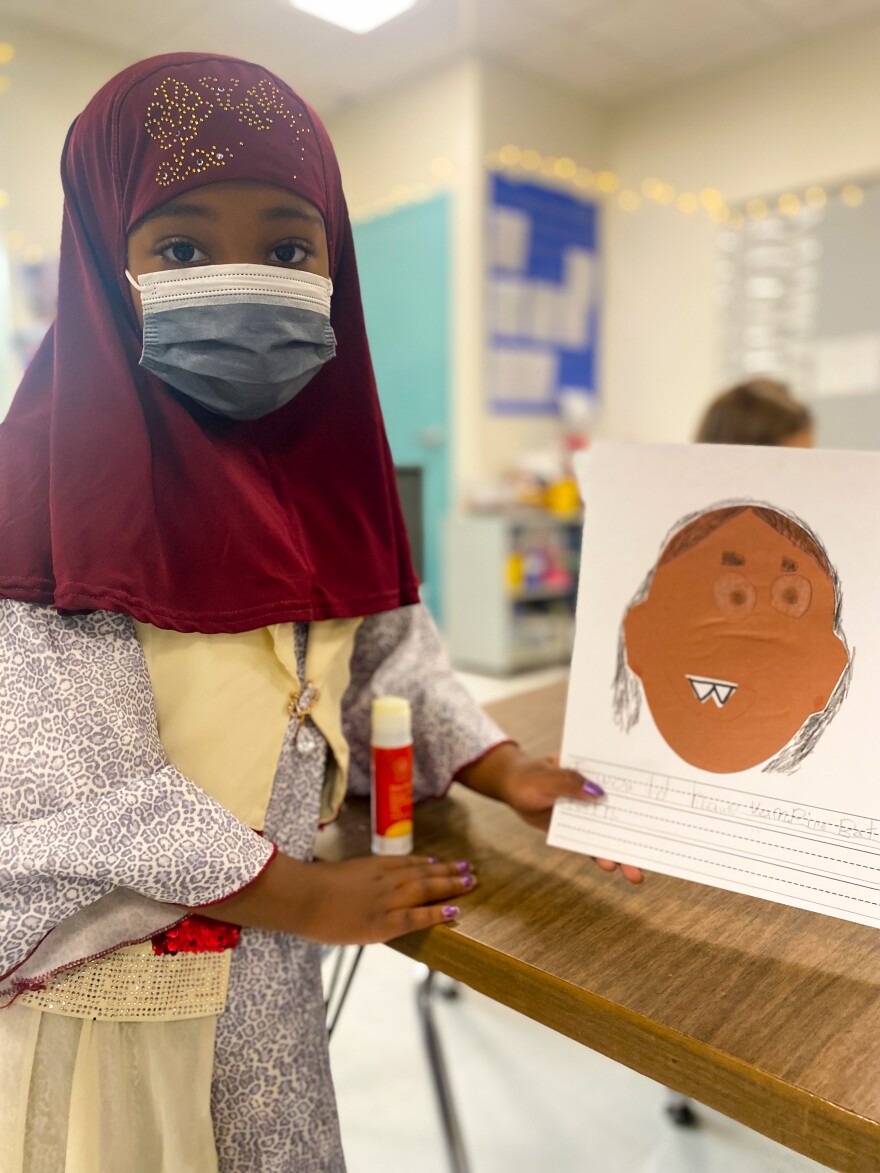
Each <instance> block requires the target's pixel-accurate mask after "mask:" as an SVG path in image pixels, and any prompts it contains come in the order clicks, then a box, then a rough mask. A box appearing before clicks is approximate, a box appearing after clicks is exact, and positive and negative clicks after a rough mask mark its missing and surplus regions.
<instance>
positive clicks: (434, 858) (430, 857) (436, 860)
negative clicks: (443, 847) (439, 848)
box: [428, 855, 440, 863]
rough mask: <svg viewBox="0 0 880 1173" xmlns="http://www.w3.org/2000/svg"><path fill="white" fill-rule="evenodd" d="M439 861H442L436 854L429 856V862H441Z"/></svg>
mask: <svg viewBox="0 0 880 1173" xmlns="http://www.w3.org/2000/svg"><path fill="white" fill-rule="evenodd" d="M439 862H440V860H439V859H438V858H437V856H436V855H429V856H428V863H439Z"/></svg>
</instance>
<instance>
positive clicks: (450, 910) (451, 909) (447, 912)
mask: <svg viewBox="0 0 880 1173" xmlns="http://www.w3.org/2000/svg"><path fill="white" fill-rule="evenodd" d="M443 915H444V916H445V917H446V918H447V920H452V918H453V917H456V916H458V909H457V908H456V907H455V905H454V904H447V905H446V907H445V908H444V909H443Z"/></svg>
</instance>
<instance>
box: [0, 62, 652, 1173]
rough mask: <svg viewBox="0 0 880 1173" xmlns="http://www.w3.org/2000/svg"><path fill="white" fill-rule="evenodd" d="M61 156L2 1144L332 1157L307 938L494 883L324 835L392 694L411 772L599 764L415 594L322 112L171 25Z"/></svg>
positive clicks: (14, 450)
mask: <svg viewBox="0 0 880 1173" xmlns="http://www.w3.org/2000/svg"><path fill="white" fill-rule="evenodd" d="M62 173H63V180H64V191H65V210H64V226H63V234H62V248H61V270H60V297H59V308H58V317H57V321H56V323H55V326H54V327H53V329H52V331H50V334H49V336H48V337H47V339H46V341H45V343H44V344H43V346H42V348H41V350H40V351H39V353H38V355H37V357H36V358H35V360H34V362H33V363H32V365H31V367H30V368H29V370H28V372H27V374H26V375H25V378H24V381H23V383H22V385H21V387H20V388H19V391H18V394H17V396H16V398H15V401H14V403H13V406H12V409H11V411H10V413H9V416H8V418H7V420H6V422H5V423H4V425H3V427H2V429H0V809H2V813H0V975H2V977H0V1003H2V1004H3V1006H4V1007H5V1008H4V1009H2V1010H0V1088H2V1091H3V1095H2V1099H0V1103H2V1105H3V1107H2V1113H3V1116H2V1127H0V1168H2V1169H3V1170H4V1171H5V1173H7V1171H8V1173H184V1171H186V1173H211V1171H213V1170H217V1169H219V1170H223V1171H224V1173H233V1171H234V1173H245V1171H247V1173H292V1171H293V1170H296V1171H297V1173H312V1171H314V1173H325V1171H326V1173H331V1171H332V1173H337V1171H340V1170H342V1169H343V1168H344V1163H343V1157H342V1152H341V1149H340V1143H339V1134H338V1127H337V1121H336V1114H335V1109H334V1103H333V1094H332V1087H331V1083H330V1073H329V1067H328V1058H327V1047H326V1035H325V1029H324V1023H323V1019H322V993H321V979H320V967H319V951H320V943H321V942H325V943H362V942H371V941H384V940H388V939H389V938H391V937H394V936H396V935H398V934H401V933H404V932H409V931H411V930H413V929H419V928H427V927H429V926H432V925H437V924H441V923H442V922H444V921H449V920H451V919H453V918H454V917H455V915H456V913H457V908H456V906H455V903H454V902H455V901H456V900H457V898H458V897H459V896H460V895H462V894H463V893H466V892H467V891H468V890H470V889H471V888H472V887H473V886H474V884H475V877H474V876H473V874H472V873H471V872H470V869H469V867H468V865H467V864H466V863H464V862H462V863H458V864H449V863H439V862H436V861H433V860H427V859H422V858H408V859H402V858H401V859H373V858H368V859H360V860H353V861H351V862H348V863H342V864H335V865H330V864H322V863H313V862H311V852H312V846H313V840H314V835H315V830H316V828H317V826H318V824H319V821H321V820H327V819H331V818H333V817H334V816H335V814H336V813H337V811H338V809H339V806H340V804H341V802H342V799H343V796H344V793H345V785H346V777H350V779H351V782H352V785H353V787H354V788H355V789H356V790H358V791H360V792H365V791H366V789H367V787H368V778H369V749H368V744H369V711H370V703H371V699H372V698H373V697H374V696H376V695H379V694H382V693H386V692H391V691H393V692H396V693H403V694H404V695H407V696H408V697H409V698H410V700H411V702H412V704H413V708H414V715H415V726H416V729H417V731H418V744H417V747H416V765H417V794H418V796H420V797H424V796H427V795H431V794H434V795H439V794H442V793H443V792H444V791H445V789H446V787H447V785H448V783H449V780H450V779H451V778H453V777H454V778H458V779H459V780H460V781H461V782H463V783H464V784H465V785H467V786H470V787H472V788H474V789H476V790H479V791H481V792H482V793H484V794H487V795H491V796H493V797H496V798H499V799H502V800H504V801H506V802H508V803H509V804H510V805H511V806H512V807H513V808H514V809H515V810H517V811H519V812H520V813H521V814H522V815H523V816H524V817H526V818H528V819H531V820H533V821H536V822H539V823H540V822H545V821H546V818H547V815H548V814H549V811H550V808H551V807H552V804H553V801H554V799H555V798H556V797H558V796H560V795H574V796H577V797H581V798H585V799H586V798H589V797H595V796H596V795H597V794H598V793H599V792H598V789H597V788H596V787H594V786H593V785H592V784H590V783H585V782H584V780H583V779H582V778H581V777H580V776H578V775H576V774H574V773H572V772H570V771H565V770H559V769H557V768H555V767H553V766H552V765H551V764H550V763H548V762H534V761H530V760H528V759H527V758H526V757H525V756H524V755H523V754H522V753H520V751H519V750H518V749H517V748H516V747H515V746H513V745H512V744H511V743H510V742H508V741H506V740H505V738H504V736H503V734H502V733H501V732H500V731H499V730H498V729H497V728H496V727H495V726H494V725H493V724H492V723H491V721H489V720H488V719H487V718H486V717H485V716H484V715H483V714H482V712H481V711H480V710H479V709H478V708H477V707H476V706H475V705H474V704H473V702H472V701H471V700H470V699H469V697H468V696H467V694H466V693H465V692H464V691H463V690H462V689H461V688H460V687H459V686H458V685H457V683H456V681H455V679H454V677H453V675H452V674H451V672H450V670H449V667H448V665H447V662H446V659H445V657H444V654H443V651H442V648H441V645H440V643H439V640H438V636H437V633H436V631H435V629H434V627H433V626H432V624H431V621H430V618H429V617H428V615H427V613H426V612H425V611H424V610H423V608H421V607H420V606H419V605H418V593H417V585H416V581H415V577H414V575H413V571H412V569H411V565H410V560H409V552H408V548H407V544H406V539H405V536H404V530H403V526H402V523H401V515H400V510H399V505H398V501H397V497H396V493H395V489H394V480H393V468H392V464H391V459H390V455H389V451H388V446H387V443H386V440H385V434H384V429H383V425H382V420H381V416H380V412H379V406H378V401H377V396H376V390H375V385H374V380H373V374H372V369H371V365H370V358H369V352H368V349H367V340H366V335H365V332H364V323H363V314H362V310H361V304H360V296H359V291H358V280H357V270H356V267H355V258H354V253H353V248H352V238H351V228H350V225H349V221H348V216H347V213H346V209H345V203H344V200H343V196H342V189H341V184H340V178H339V171H338V167H337V164H336V160H335V157H334V155H333V150H332V147H331V145H330V142H329V140H328V138H327V135H326V132H325V130H324V128H323V127H322V125H321V123H320V122H319V121H318V119H317V118H316V117H315V115H314V113H313V112H312V111H311V110H310V108H309V107H308V106H307V105H305V103H303V102H302V101H301V100H300V99H299V98H298V97H297V95H296V94H295V93H294V92H293V91H292V90H290V89H289V88H288V87H287V86H285V85H284V84H283V83H282V82H281V81H279V80H278V79H277V78H275V77H273V76H272V75H270V74H269V73H267V72H266V71H265V70H263V69H260V68H258V67H257V66H254V65H250V64H247V63H245V62H242V61H237V60H234V59H230V58H222V57H216V56H210V55H201V54H176V55H174V56H171V57H164V58H154V59H152V60H150V61H145V62H142V63H141V64H139V65H136V66H134V67H132V68H131V69H128V70H126V71H125V72H124V73H122V74H120V75H119V76H118V77H116V78H114V79H113V80H112V81H111V82H109V83H108V85H106V86H105V87H104V88H103V89H102V90H101V91H100V92H99V93H98V95H97V96H96V97H95V98H94V99H93V101H92V102H91V103H90V105H89V106H88V108H87V109H86V111H85V112H84V113H83V114H82V115H81V117H80V118H79V119H77V121H76V123H75V124H74V126H73V128H72V129H71V132H70V134H69V136H68V141H67V144H66V147H65V151H64V158H63V161H62ZM334 355H335V357H334ZM604 866H606V867H608V868H611V867H613V865H612V864H605V865H604ZM628 875H629V877H630V878H632V879H637V878H638V874H637V873H635V872H634V871H628ZM195 910H198V914H194V911H195ZM241 926H244V927H243V928H242V927H241Z"/></svg>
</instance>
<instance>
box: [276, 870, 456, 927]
mask: <svg viewBox="0 0 880 1173" xmlns="http://www.w3.org/2000/svg"><path fill="white" fill-rule="evenodd" d="M308 872H309V873H310V875H309V877H308V880H307V884H308V886H309V888H310V889H311V891H310V893H309V896H310V899H308V900H307V902H306V904H307V915H306V916H305V918H304V922H303V924H302V926H301V927H300V928H299V929H298V930H297V931H298V932H299V934H300V936H303V937H308V938H309V939H310V940H312V941H320V943H321V944H322V945H372V944H374V943H376V942H379V941H390V940H392V938H394V937H401V936H403V935H404V933H412V932H415V930H416V929H429V928H431V927H432V925H439V924H444V923H446V922H448V921H451V920H454V919H455V917H456V916H457V915H458V908H457V907H456V904H455V901H456V900H457V899H458V898H459V897H460V896H462V895H464V894H465V893H467V892H470V891H471V890H472V889H473V888H474V887H475V886H476V883H477V880H476V876H474V875H473V874H472V872H471V869H470V864H469V863H467V862H466V861H465V860H462V861H461V862H460V863H438V862H437V861H436V860H431V859H426V858H425V857H424V856H415V855H407V856H367V857H365V858H363V859H352V860H347V861H346V862H344V863H322V862H320V861H316V862H315V863H312V864H309V865H308Z"/></svg>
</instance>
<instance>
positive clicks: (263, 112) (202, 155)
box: [144, 77, 311, 187]
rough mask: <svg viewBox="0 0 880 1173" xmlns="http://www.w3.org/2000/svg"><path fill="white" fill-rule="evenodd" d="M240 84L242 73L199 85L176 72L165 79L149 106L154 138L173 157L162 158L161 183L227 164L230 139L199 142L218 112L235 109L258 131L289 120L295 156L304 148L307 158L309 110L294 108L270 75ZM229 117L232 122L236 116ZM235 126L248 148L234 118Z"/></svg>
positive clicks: (239, 119)
mask: <svg viewBox="0 0 880 1173" xmlns="http://www.w3.org/2000/svg"><path fill="white" fill-rule="evenodd" d="M240 86H241V81H240V79H239V78H236V77H231V78H228V79H221V78H218V77H202V78H199V81H198V89H194V88H193V87H192V86H189V85H187V83H186V82H185V81H181V80H180V79H178V78H174V77H166V78H164V79H163V80H162V81H161V82H159V84H158V86H156V89H155V90H154V92H153V95H152V100H151V102H150V104H149V105H148V106H147V116H146V121H145V122H144V126H145V127H146V130H147V134H149V136H150V138H152V139H153V140H154V141H155V142H157V143H158V144H159V146H160V148H161V149H162V150H163V151H168V152H170V157H169V158H168V159H167V161H163V162H162V164H161V165H160V167H159V170H158V172H157V173H156V182H157V183H158V184H159V185H160V186H162V187H171V186H173V185H174V184H175V183H180V182H181V181H182V180H184V179H187V178H188V177H189V176H190V175H198V174H200V173H201V172H203V171H207V170H209V169H210V168H212V167H224V166H225V165H226V163H227V161H228V160H229V159H232V158H234V157H235V156H234V152H233V148H232V146H231V145H230V144H229V142H228V141H227V143H226V144H224V145H221V146H218V145H217V144H216V143H211V145H210V146H208V145H207V143H206V142H198V141H197V140H198V139H199V138H200V136H201V133H202V126H203V124H204V123H206V122H208V120H209V119H211V118H212V116H213V115H214V114H215V113H216V112H217V111H220V112H222V113H225V114H234V115H235V120H234V121H236V122H239V123H243V124H246V125H247V126H249V127H251V128H252V129H253V130H256V131H264V130H268V129H269V127H270V126H272V125H273V123H274V122H275V121H276V120H279V121H281V122H284V123H286V124H287V126H288V127H289V128H290V131H291V134H292V137H293V143H292V145H293V147H294V157H295V156H296V154H297V148H298V154H299V160H300V162H302V161H303V160H304V159H305V151H306V146H305V144H306V135H308V134H310V133H311V130H310V127H308V126H306V125H305V124H304V122H305V120H304V117H303V111H302V110H291V109H290V107H289V106H288V104H287V101H286V99H285V96H284V94H283V93H282V91H281V90H280V89H279V88H278V86H276V85H275V83H274V82H272V81H270V80H269V79H268V78H262V79H261V80H260V81H258V82H257V83H256V84H255V85H252V86H249V87H248V88H247V89H246V90H243V91H240ZM199 90H201V91H202V92H201V93H200V92H199ZM223 121H224V122H226V123H227V124H228V123H229V122H230V121H232V120H230V119H224V120H223ZM230 130H231V132H232V134H231V135H230V137H233V136H234V137H235V139H236V140H237V147H236V149H237V148H238V147H243V146H244V145H245V144H244V142H243V141H242V140H241V139H239V138H238V136H237V134H235V129H234V122H233V125H232V126H231V127H230ZM227 133H228V132H227ZM291 178H292V179H296V178H297V176H296V175H293V176H291Z"/></svg>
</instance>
